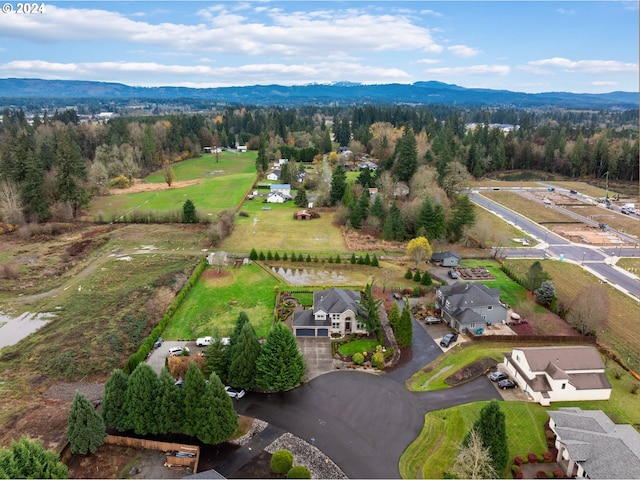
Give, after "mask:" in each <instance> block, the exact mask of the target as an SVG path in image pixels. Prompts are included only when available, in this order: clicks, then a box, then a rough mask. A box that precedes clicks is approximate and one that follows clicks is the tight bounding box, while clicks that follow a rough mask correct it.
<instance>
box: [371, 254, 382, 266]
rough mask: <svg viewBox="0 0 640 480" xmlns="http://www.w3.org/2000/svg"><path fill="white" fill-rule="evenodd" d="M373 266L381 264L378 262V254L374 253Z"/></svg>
mask: <svg viewBox="0 0 640 480" xmlns="http://www.w3.org/2000/svg"><path fill="white" fill-rule="evenodd" d="M371 266H372V267H379V266H380V264H379V263H378V257H377V256H376V254H375V253H374V254H373V258H372V259H371Z"/></svg>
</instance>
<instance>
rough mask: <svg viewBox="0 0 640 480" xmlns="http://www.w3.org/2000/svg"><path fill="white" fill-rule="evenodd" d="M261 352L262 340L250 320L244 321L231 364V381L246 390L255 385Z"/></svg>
mask: <svg viewBox="0 0 640 480" xmlns="http://www.w3.org/2000/svg"><path fill="white" fill-rule="evenodd" d="M259 353H260V342H259V341H258V336H257V335H256V331H255V330H254V328H253V325H251V323H250V322H246V323H244V325H243V326H242V330H241V331H240V335H239V336H238V340H237V343H236V345H235V346H234V348H233V352H232V356H231V364H230V365H229V383H230V384H231V385H233V386H234V387H238V388H244V389H246V390H248V389H250V388H252V387H253V385H254V383H255V375H256V359H257V358H258V354H259Z"/></svg>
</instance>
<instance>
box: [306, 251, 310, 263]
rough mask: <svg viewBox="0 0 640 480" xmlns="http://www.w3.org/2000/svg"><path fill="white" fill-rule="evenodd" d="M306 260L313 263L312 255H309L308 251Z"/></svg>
mask: <svg viewBox="0 0 640 480" xmlns="http://www.w3.org/2000/svg"><path fill="white" fill-rule="evenodd" d="M305 261H306V262H307V263H311V255H309V254H308V253H307V257H306V258H305Z"/></svg>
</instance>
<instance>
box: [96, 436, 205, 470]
mask: <svg viewBox="0 0 640 480" xmlns="http://www.w3.org/2000/svg"><path fill="white" fill-rule="evenodd" d="M105 443H108V444H110V445H120V446H122V447H129V448H137V449H147V450H158V451H160V452H182V453H189V454H193V455H194V456H193V457H177V456H175V455H169V454H167V463H170V464H172V465H180V466H185V467H190V468H191V469H192V470H193V473H198V462H199V460H200V447H198V446H195V445H184V444H182V443H172V442H157V441H155V440H145V439H142V438H133V437H119V436H116V435H107V440H106V441H105Z"/></svg>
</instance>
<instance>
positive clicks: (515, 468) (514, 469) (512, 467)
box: [511, 464, 520, 472]
mask: <svg viewBox="0 0 640 480" xmlns="http://www.w3.org/2000/svg"><path fill="white" fill-rule="evenodd" d="M516 470H520V466H518V465H515V464H514V465H511V471H512V472H515V471H516Z"/></svg>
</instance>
